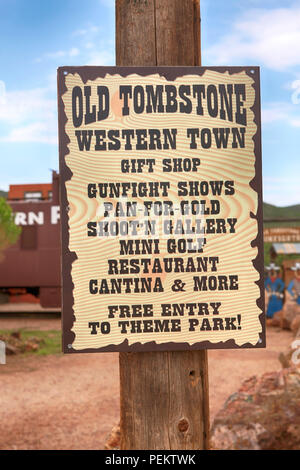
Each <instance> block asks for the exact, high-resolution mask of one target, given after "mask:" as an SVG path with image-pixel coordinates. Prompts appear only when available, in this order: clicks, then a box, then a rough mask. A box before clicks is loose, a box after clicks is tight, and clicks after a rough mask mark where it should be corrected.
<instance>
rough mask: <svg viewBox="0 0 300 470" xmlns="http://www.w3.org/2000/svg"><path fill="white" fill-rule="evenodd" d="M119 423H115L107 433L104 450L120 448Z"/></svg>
mask: <svg viewBox="0 0 300 470" xmlns="http://www.w3.org/2000/svg"><path fill="white" fill-rule="evenodd" d="M120 438H121V433H120V425H119V424H117V425H116V426H114V427H113V428H112V430H111V431H110V434H109V435H108V437H107V439H106V441H105V446H104V448H105V449H106V450H119V449H120Z"/></svg>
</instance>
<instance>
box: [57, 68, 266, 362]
mask: <svg viewBox="0 0 300 470" xmlns="http://www.w3.org/2000/svg"><path fill="white" fill-rule="evenodd" d="M206 70H212V71H216V72H219V73H225V72H228V73H229V74H230V75H232V74H234V73H239V72H246V74H247V75H249V76H250V77H251V78H252V79H253V80H254V85H253V87H254V89H255V102H254V106H253V107H252V108H251V110H252V111H253V112H254V122H255V124H256V125H257V132H256V134H255V135H254V137H253V141H254V154H255V177H254V178H253V180H252V181H251V182H250V186H251V188H252V189H254V190H255V191H256V192H257V194H258V209H257V214H253V213H250V217H252V218H254V219H256V220H257V223H258V235H257V238H256V239H255V240H253V241H252V246H253V247H254V246H257V247H258V255H257V257H256V258H255V259H254V261H253V265H254V267H255V269H256V270H257V271H258V272H259V274H260V277H259V280H258V281H257V282H256V283H257V284H258V286H259V288H260V297H259V298H258V299H257V301H256V303H257V305H258V307H259V308H260V309H261V310H262V313H261V314H260V316H259V320H260V322H261V326H262V333H261V334H260V338H259V341H258V343H257V344H256V345H252V344H250V343H245V344H243V345H242V346H239V345H237V344H236V343H235V341H234V340H233V339H230V340H227V341H220V342H219V343H211V342H210V341H207V340H206V341H201V342H199V343H194V344H193V345H190V344H189V343H178V342H176V343H175V342H168V343H162V344H157V343H156V342H155V341H151V342H148V343H145V344H142V343H138V342H137V343H134V344H132V345H129V343H128V340H127V339H126V340H124V341H123V342H122V343H120V344H118V345H115V344H111V345H108V346H105V347H103V348H86V349H81V350H76V349H73V347H72V343H73V341H74V338H75V334H74V333H73V332H72V331H71V329H72V327H73V324H74V322H75V316H74V311H73V304H74V299H73V287H74V285H73V282H72V277H71V267H72V263H73V261H74V260H75V259H76V254H75V253H74V252H70V251H69V217H68V200H67V193H66V181H69V180H70V179H71V177H72V172H71V170H70V169H69V167H68V166H67V165H66V162H65V156H66V155H67V154H68V153H69V150H68V143H69V142H70V140H69V138H68V136H67V134H66V132H65V124H66V122H67V116H66V114H65V110H64V104H63V100H62V96H63V94H64V93H65V92H66V91H67V88H66V85H65V77H66V75H67V74H68V73H71V74H74V73H77V74H78V75H79V76H80V77H81V79H82V81H83V83H86V82H87V81H88V80H95V79H97V78H104V77H105V75H106V74H107V73H108V74H118V75H120V76H122V77H126V76H128V75H130V74H132V73H136V74H138V75H140V76H142V77H145V76H147V75H151V74H155V73H159V74H160V75H161V76H163V77H165V78H166V79H167V80H169V81H172V80H175V79H176V78H177V77H181V76H184V75H187V74H193V75H198V76H199V77H201V76H202V75H203V74H204V72H205V71H206ZM259 77H260V71H259V67H257V66H253V67H252V66H248V67H98V66H83V67H69V66H66V67H60V68H59V69H58V73H57V81H58V127H59V129H58V130H59V168H60V209H61V249H62V252H61V254H62V256H61V259H62V332H63V352H64V353H93V352H142V351H181V350H199V349H240V348H264V347H265V346H266V339H265V301H264V278H263V273H264V256H263V253H264V249H263V213H262V207H263V206H262V161H261V118H260V109H261V105H260V78H259Z"/></svg>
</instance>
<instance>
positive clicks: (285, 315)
mask: <svg viewBox="0 0 300 470" xmlns="http://www.w3.org/2000/svg"><path fill="white" fill-rule="evenodd" d="M299 316H300V305H298V304H297V303H296V302H286V303H285V304H284V307H283V309H282V321H281V328H283V329H286V330H290V329H291V324H292V322H293V320H294V319H295V318H296V317H299Z"/></svg>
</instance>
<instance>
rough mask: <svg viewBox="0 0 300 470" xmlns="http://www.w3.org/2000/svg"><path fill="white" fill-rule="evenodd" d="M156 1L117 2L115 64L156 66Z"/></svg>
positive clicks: (120, 0) (121, 0)
mask: <svg viewBox="0 0 300 470" xmlns="http://www.w3.org/2000/svg"><path fill="white" fill-rule="evenodd" d="M154 11H155V0H135V1H134V0H116V62H117V65H119V66H134V65H144V66H146V65H156V49H155V44H156V42H155V16H154Z"/></svg>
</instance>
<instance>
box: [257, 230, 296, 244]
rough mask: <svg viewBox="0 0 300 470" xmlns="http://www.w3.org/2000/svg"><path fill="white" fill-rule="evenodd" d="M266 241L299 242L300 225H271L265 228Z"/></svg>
mask: <svg viewBox="0 0 300 470" xmlns="http://www.w3.org/2000/svg"><path fill="white" fill-rule="evenodd" d="M264 241H265V242H272V243H274V242H299V241H300V227H270V228H268V227H267V228H264Z"/></svg>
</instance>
